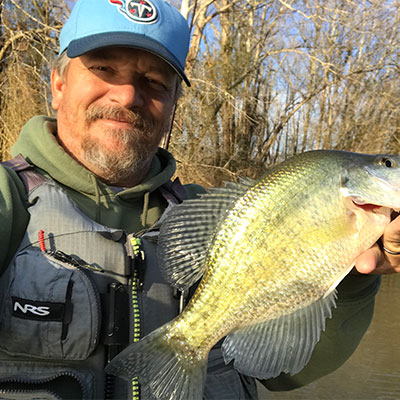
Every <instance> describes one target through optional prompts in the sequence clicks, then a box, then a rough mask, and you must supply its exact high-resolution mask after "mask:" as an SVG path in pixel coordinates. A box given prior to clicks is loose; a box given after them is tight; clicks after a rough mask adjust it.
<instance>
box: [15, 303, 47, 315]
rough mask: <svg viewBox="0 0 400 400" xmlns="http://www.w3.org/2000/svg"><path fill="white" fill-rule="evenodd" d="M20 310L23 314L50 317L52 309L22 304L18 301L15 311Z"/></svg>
mask: <svg viewBox="0 0 400 400" xmlns="http://www.w3.org/2000/svg"><path fill="white" fill-rule="evenodd" d="M18 310H20V311H21V312H22V313H24V314H26V313H32V314H35V315H49V314H50V307H46V306H39V307H38V306H34V305H33V304H24V305H22V304H20V303H19V302H18V301H16V302H15V303H14V311H18Z"/></svg>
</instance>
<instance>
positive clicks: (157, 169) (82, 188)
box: [11, 116, 176, 201]
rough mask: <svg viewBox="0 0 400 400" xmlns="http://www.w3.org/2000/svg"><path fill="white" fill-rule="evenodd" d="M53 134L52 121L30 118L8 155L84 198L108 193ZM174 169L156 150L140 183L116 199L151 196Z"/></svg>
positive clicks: (168, 156)
mask: <svg viewBox="0 0 400 400" xmlns="http://www.w3.org/2000/svg"><path fill="white" fill-rule="evenodd" d="M56 132H57V120H56V119H55V118H50V117H45V116H36V117H33V118H32V119H31V120H29V121H28V122H27V123H26V125H25V126H24V127H23V128H22V130H21V134H20V136H19V138H18V140H17V142H16V143H15V145H14V146H13V148H12V150H11V153H12V156H13V157H14V156H16V155H18V154H22V155H23V156H24V157H25V159H26V160H27V161H28V162H30V163H32V164H34V165H35V166H36V167H38V168H40V169H41V170H43V171H45V173H46V174H48V175H49V176H50V177H51V178H52V179H54V180H56V181H58V182H59V183H61V184H63V185H65V186H67V187H69V188H71V189H73V190H76V191H77V192H80V193H82V194H85V195H86V196H97V195H98V190H99V188H100V192H102V193H109V192H111V189H110V188H109V187H108V186H107V185H106V184H104V183H102V182H101V181H99V180H98V179H97V178H96V176H95V175H94V174H93V173H92V172H90V171H89V170H88V169H86V168H85V167H83V166H82V165H81V164H79V163H78V162H77V161H75V160H74V159H73V158H72V157H71V156H69V155H68V154H67V153H66V152H65V151H64V149H63V147H61V145H60V144H59V143H58V141H57V139H56ZM175 169H176V163H175V160H174V158H173V157H172V155H171V154H170V153H169V152H168V151H166V150H164V149H161V148H159V149H158V151H157V153H156V155H155V157H154V159H153V161H152V164H151V167H150V170H149V172H148V174H147V176H146V177H145V179H144V180H143V181H142V183H140V184H139V185H137V186H134V187H131V188H128V189H125V190H123V191H121V192H119V193H118V194H117V195H116V196H117V197H119V198H120V199H123V200H125V201H129V200H130V199H135V198H140V197H142V196H143V195H144V194H145V193H151V192H153V191H154V190H156V189H157V188H158V187H160V186H161V185H163V184H164V183H166V182H168V181H169V180H170V179H171V177H172V176H173V174H174V173H175ZM97 185H98V187H97Z"/></svg>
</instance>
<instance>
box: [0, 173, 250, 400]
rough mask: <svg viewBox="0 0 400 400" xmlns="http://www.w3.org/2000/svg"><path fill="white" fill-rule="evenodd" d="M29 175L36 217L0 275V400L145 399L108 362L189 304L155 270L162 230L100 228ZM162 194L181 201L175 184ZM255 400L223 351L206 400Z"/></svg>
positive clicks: (215, 353) (215, 357) (215, 359)
mask: <svg viewBox="0 0 400 400" xmlns="http://www.w3.org/2000/svg"><path fill="white" fill-rule="evenodd" d="M22 169H23V168H22ZM24 173H25V176H24V178H23V180H24V181H25V184H26V186H27V190H28V201H29V208H28V210H29V213H30V221H29V224H28V227H27V230H26V233H25V236H24V238H23V240H22V242H21V244H20V246H19V249H18V251H17V252H16V255H15V257H14V259H13V260H12V262H11V264H10V265H9V267H8V268H7V270H6V271H5V272H4V274H3V275H2V276H1V279H0V399H31V398H37V399H68V398H70V399H94V398H98V399H107V398H110V399H115V398H121V399H132V398H139V396H140V389H139V386H138V383H137V382H136V381H135V380H134V381H133V382H130V383H129V384H128V383H127V382H126V381H123V380H121V379H119V378H116V377H112V376H107V375H106V374H105V372H104V366H105V365H106V364H107V363H108V362H109V361H110V360H111V359H112V358H113V357H114V356H115V355H116V354H117V353H118V352H119V351H121V350H122V349H123V348H124V347H126V346H127V345H128V344H129V343H132V342H133V341H137V340H139V339H140V337H142V336H144V335H146V334H147V333H149V332H151V331H152V330H154V329H156V328H157V327H159V326H160V325H162V324H164V323H165V322H167V321H169V320H171V319H172V318H174V317H175V316H176V315H177V314H178V312H179V306H180V302H182V298H180V297H179V296H177V294H176V293H174V290H173V289H172V288H171V287H170V286H169V285H168V284H167V283H166V282H165V281H164V279H163V278H162V276H161V274H160V271H159V268H158V264H157V257H156V244H157V233H158V232H157V230H155V231H154V230H150V231H148V232H145V233H142V234H138V235H127V234H126V233H125V232H123V231H121V230H118V229H110V228H108V227H105V226H103V225H100V224H98V223H96V222H94V221H92V220H91V219H89V218H88V217H87V216H86V215H84V214H83V213H82V212H81V211H80V210H79V209H78V208H77V207H76V205H75V204H74V203H73V202H72V200H71V199H70V198H69V197H68V196H67V194H66V193H65V191H64V190H63V189H62V188H61V187H60V186H59V185H57V184H56V183H55V182H52V181H49V180H45V179H44V178H43V177H41V176H39V175H37V174H34V173H32V172H31V171H28V172H20V175H23V174H24ZM29 174H30V175H29ZM161 192H162V193H163V195H164V197H165V198H166V199H167V201H168V202H169V203H176V202H178V201H180V200H181V199H177V196H176V195H175V194H176V192H175V193H174V190H171V187H170V186H169V187H168V186H164V187H163V188H162V189H161ZM256 397H257V395H256V387H255V382H254V380H253V379H250V378H246V377H243V376H240V375H239V374H238V373H237V372H236V371H235V370H233V368H232V367H231V366H230V365H228V366H226V365H225V364H224V362H223V359H222V355H221V352H220V348H219V346H216V348H214V349H213V350H212V351H211V353H210V357H209V373H208V376H207V382H206V388H205V398H206V399H245V398H256Z"/></svg>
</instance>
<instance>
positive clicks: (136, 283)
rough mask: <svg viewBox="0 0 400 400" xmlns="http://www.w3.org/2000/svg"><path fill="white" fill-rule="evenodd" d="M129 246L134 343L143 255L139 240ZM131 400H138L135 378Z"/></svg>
mask: <svg viewBox="0 0 400 400" xmlns="http://www.w3.org/2000/svg"><path fill="white" fill-rule="evenodd" d="M130 244H131V246H132V250H133V255H134V258H133V259H134V269H133V275H132V293H131V295H132V315H133V326H132V342H133V343H136V342H138V341H139V340H140V330H141V326H140V309H139V299H138V292H139V289H140V288H141V286H142V285H143V280H142V279H141V278H142V277H141V272H142V263H143V261H144V253H143V251H142V250H141V240H140V239H139V238H137V237H131V238H130ZM132 398H133V400H139V398H140V395H139V382H138V379H137V378H136V377H135V378H133V379H132Z"/></svg>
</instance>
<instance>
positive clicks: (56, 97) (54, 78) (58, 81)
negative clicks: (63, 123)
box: [51, 68, 64, 111]
mask: <svg viewBox="0 0 400 400" xmlns="http://www.w3.org/2000/svg"><path fill="white" fill-rule="evenodd" d="M63 89H64V80H63V79H62V77H61V76H60V74H59V72H58V71H57V70H56V69H55V68H53V70H52V71H51V94H52V100H51V105H52V107H53V108H54V109H55V110H56V111H57V110H58V108H59V107H60V102H61V99H62V96H63Z"/></svg>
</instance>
